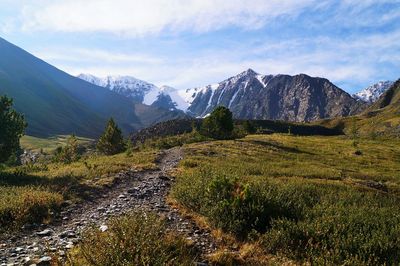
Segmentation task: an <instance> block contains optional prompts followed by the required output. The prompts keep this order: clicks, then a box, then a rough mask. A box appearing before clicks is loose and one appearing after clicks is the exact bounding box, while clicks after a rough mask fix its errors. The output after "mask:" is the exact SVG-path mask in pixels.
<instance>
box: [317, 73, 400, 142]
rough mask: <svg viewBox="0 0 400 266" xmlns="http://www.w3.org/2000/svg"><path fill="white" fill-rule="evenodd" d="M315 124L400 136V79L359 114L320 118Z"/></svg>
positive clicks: (366, 134) (370, 133)
mask: <svg viewBox="0 0 400 266" xmlns="http://www.w3.org/2000/svg"><path fill="white" fill-rule="evenodd" d="M317 124H320V125H322V126H326V127H329V128H338V129H343V130H344V132H346V133H347V134H350V133H351V132H353V133H357V134H359V135H363V136H394V137H400V80H398V81H396V82H395V83H394V84H393V86H392V87H390V88H389V89H388V90H387V91H386V92H385V93H384V94H383V95H382V96H381V97H380V98H379V99H378V101H376V102H375V103H374V104H373V105H371V106H370V107H369V108H368V109H367V110H365V111H364V112H363V113H361V114H360V115H357V116H353V117H346V118H336V119H330V120H322V121H319V122H317Z"/></svg>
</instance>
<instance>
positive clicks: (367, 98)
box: [353, 81, 394, 103]
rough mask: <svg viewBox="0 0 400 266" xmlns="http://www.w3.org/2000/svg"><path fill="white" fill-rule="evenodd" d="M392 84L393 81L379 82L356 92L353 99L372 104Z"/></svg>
mask: <svg viewBox="0 0 400 266" xmlns="http://www.w3.org/2000/svg"><path fill="white" fill-rule="evenodd" d="M393 83H394V82H393V81H380V82H378V83H376V84H374V85H371V86H369V87H367V88H365V89H363V90H361V91H359V92H357V93H356V94H354V95H353V97H354V98H356V99H360V100H362V101H364V102H366V103H374V102H376V101H377V100H378V99H379V97H380V96H381V95H382V94H384V93H385V92H386V91H387V90H388V89H389V88H390V87H391V86H392V85H393Z"/></svg>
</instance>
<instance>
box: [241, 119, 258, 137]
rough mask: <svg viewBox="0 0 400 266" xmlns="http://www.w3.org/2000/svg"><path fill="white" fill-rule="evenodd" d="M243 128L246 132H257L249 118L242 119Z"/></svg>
mask: <svg viewBox="0 0 400 266" xmlns="http://www.w3.org/2000/svg"><path fill="white" fill-rule="evenodd" d="M243 128H244V130H245V131H246V132H247V133H248V134H254V133H256V132H257V129H256V127H255V126H254V124H253V123H252V122H251V121H249V120H246V121H244V123H243Z"/></svg>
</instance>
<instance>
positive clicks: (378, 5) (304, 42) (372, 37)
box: [0, 0, 400, 93]
mask: <svg viewBox="0 0 400 266" xmlns="http://www.w3.org/2000/svg"><path fill="white" fill-rule="evenodd" d="M0 37H2V38H4V39H6V40H8V41H9V42H12V43H14V44H15V45H17V46H19V47H21V48H23V49H25V50H27V51H28V52H30V53H33V54H34V55H36V56H38V57H40V58H42V59H43V60H45V61H47V62H49V63H51V64H53V65H55V66H56V67H58V68H60V69H62V70H64V71H66V72H68V73H70V74H72V75H78V74H80V73H90V74H94V75H97V76H106V75H130V76H134V77H136V78H139V79H142V80H146V81H148V82H151V83H154V84H156V85H158V86H161V85H169V86H172V87H175V88H178V89H186V88H191V87H198V86H204V85H207V84H211V83H215V82H219V81H222V80H224V79H226V78H228V77H230V76H234V75H236V74H238V73H240V72H242V71H244V70H246V69H248V68H251V69H253V70H255V71H256V72H258V73H260V74H290V75H294V74H298V73H305V74H308V75H310V76H318V77H324V78H327V79H329V80H331V81H332V82H333V83H335V84H336V85H337V86H339V87H341V88H342V89H344V90H346V91H347V92H349V93H354V92H356V91H359V90H361V89H362V88H364V87H367V86H369V85H371V84H373V83H376V82H377V81H380V80H397V79H398V78H400V0H342V1H339V0H144V1H140V0H0Z"/></svg>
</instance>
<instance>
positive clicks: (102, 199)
mask: <svg viewBox="0 0 400 266" xmlns="http://www.w3.org/2000/svg"><path fill="white" fill-rule="evenodd" d="M182 157H183V150H182V149H181V148H172V149H169V150H166V151H163V152H162V154H161V155H160V157H159V159H158V160H157V166H158V169H157V170H150V171H141V172H135V171H133V170H127V171H125V172H121V173H119V174H118V175H117V177H116V182H115V184H114V185H113V186H112V187H111V188H110V189H109V190H108V191H107V192H105V193H104V194H103V195H99V196H98V198H96V199H94V200H93V201H90V202H84V203H81V204H76V205H70V206H68V207H66V208H64V210H63V211H62V212H61V213H60V216H59V217H58V219H56V220H55V221H54V222H53V223H52V224H50V225H41V226H38V227H35V228H26V229H25V230H24V231H23V232H21V233H20V234H17V235H14V236H10V237H8V238H6V239H0V257H1V260H0V265H32V264H36V265H49V264H50V260H51V256H52V255H58V256H59V257H60V258H63V257H65V254H66V252H67V251H68V250H69V249H71V248H72V247H73V246H74V245H76V244H77V243H78V242H79V239H80V232H82V231H83V230H84V229H85V228H87V227H88V226H92V225H95V226H97V227H98V228H99V229H100V230H107V225H106V223H107V220H108V219H109V218H110V217H115V216H119V215H121V214H123V213H126V212H130V211H133V210H144V211H153V212H156V213H158V214H159V215H160V216H163V217H166V219H167V225H168V227H169V229H171V230H174V231H177V232H179V233H181V234H183V235H185V236H186V237H187V238H188V239H189V240H191V241H193V242H194V245H195V246H196V247H197V248H198V249H199V250H200V251H201V252H202V254H203V259H204V257H205V255H207V254H209V253H211V252H213V251H214V250H215V248H216V245H215V242H214V241H213V239H212V237H211V234H210V232H208V231H207V230H204V229H200V228H198V227H197V226H196V224H195V223H194V222H193V221H192V220H190V219H188V218H187V217H183V216H181V215H180V214H179V212H178V210H177V209H174V208H172V207H171V206H169V205H168V204H167V203H166V196H167V194H168V191H169V188H170V186H171V183H172V182H173V181H172V179H171V178H170V177H169V176H168V171H169V170H171V169H173V168H174V167H176V166H177V164H178V163H179V161H180V160H181V159H182ZM199 260H200V262H202V261H201V259H199ZM200 262H199V264H202V263H204V262H205V261H203V262H202V263H200Z"/></svg>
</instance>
